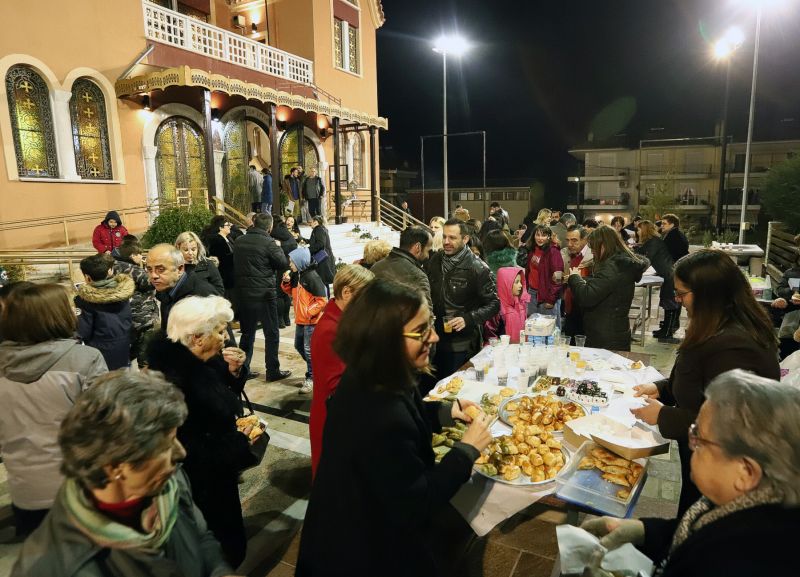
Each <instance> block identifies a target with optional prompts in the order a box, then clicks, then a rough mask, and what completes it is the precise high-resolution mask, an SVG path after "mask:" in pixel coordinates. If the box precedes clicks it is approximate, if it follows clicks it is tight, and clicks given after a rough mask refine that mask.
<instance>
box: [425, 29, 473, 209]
mask: <svg viewBox="0 0 800 577" xmlns="http://www.w3.org/2000/svg"><path fill="white" fill-rule="evenodd" d="M469 47H470V46H469V43H468V42H467V41H466V40H465V39H464V38H463V37H462V36H460V35H458V34H442V35H441V36H440V37H439V38H437V39H436V42H435V44H434V46H433V51H434V52H438V53H440V54H441V55H442V84H443V90H442V135H443V137H444V138H443V149H442V153H443V161H442V164H443V167H442V168H443V171H444V186H443V188H444V217H445V218H446V219H447V218H449V217H450V211H449V207H448V205H449V196H450V194H449V192H448V188H447V55H448V54H450V55H452V56H456V57H461V56H463V55H464V54H466V52H467V50H469Z"/></svg>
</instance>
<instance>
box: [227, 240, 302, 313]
mask: <svg viewBox="0 0 800 577" xmlns="http://www.w3.org/2000/svg"><path fill="white" fill-rule="evenodd" d="M233 266H234V274H235V275H236V289H237V294H238V297H237V298H238V300H239V302H240V303H242V304H244V303H257V302H261V301H263V300H272V299H274V298H276V296H277V286H278V285H277V280H276V279H277V278H278V277H280V276H281V275H283V273H284V272H285V271H286V269H288V268H289V261H288V260H287V259H286V255H285V254H284V252H283V251H282V250H281V247H279V246H278V245H277V244H276V243H275V241H274V240H272V237H271V236H270V235H269V234H268V233H267V232H266V231H263V230H261V229H259V228H253V229H251V230H250V231H249V232H248V233H247V234H246V235H244V236H242V237H239V238H238V239H236V244H235V245H234V250H233Z"/></svg>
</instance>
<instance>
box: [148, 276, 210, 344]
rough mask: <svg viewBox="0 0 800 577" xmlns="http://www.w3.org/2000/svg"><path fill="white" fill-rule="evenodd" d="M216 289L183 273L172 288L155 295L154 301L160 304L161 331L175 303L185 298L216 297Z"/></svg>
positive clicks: (198, 278) (164, 327)
mask: <svg viewBox="0 0 800 577" xmlns="http://www.w3.org/2000/svg"><path fill="white" fill-rule="evenodd" d="M216 294H217V291H216V289H215V288H214V287H213V286H211V285H210V284H208V283H207V282H206V281H204V280H203V279H201V278H200V277H197V276H195V275H193V274H190V273H186V272H184V273H183V276H181V277H180V278H179V279H178V282H177V283H176V284H175V286H174V287H172V288H171V289H169V290H167V291H163V292H160V293H156V299H158V302H159V303H161V329H162V330H164V331H166V330H167V324H168V323H169V311H171V310H172V307H174V306H175V303H176V302H178V301H179V300H181V299H184V298H186V297H208V296H212V295H216Z"/></svg>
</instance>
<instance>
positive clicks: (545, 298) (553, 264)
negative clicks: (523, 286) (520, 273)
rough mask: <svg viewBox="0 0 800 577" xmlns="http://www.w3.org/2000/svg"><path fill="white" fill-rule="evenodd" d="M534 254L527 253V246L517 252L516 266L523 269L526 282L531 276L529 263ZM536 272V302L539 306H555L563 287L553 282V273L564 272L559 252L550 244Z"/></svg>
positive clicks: (562, 260) (532, 252)
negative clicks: (537, 279) (537, 283)
mask: <svg viewBox="0 0 800 577" xmlns="http://www.w3.org/2000/svg"><path fill="white" fill-rule="evenodd" d="M535 254H536V253H535V251H533V250H531V251H530V252H529V251H528V248H527V246H522V247H520V248H519V250H518V251H517V264H518V265H519V266H521V267H523V268H524V269H525V278H526V280H527V278H528V277H529V276H530V274H531V261H532V259H533V257H534V255H535ZM536 270H537V274H538V278H539V290H537V291H536V300H537V302H538V303H539V304H542V303H548V304H551V305H554V304H556V301H557V300H558V299H559V297H560V296H561V288H562V286H563V285H560V284H556V283H554V282H553V273H554V272H556V271H560V270H564V259H563V258H562V257H561V251H560V250H559V248H558V247H557V246H555V245H554V244H552V243H550V244H549V245H547V248H546V249H544V252H543V253H542V256H541V258H540V260H539V266H538V267H537V269H536Z"/></svg>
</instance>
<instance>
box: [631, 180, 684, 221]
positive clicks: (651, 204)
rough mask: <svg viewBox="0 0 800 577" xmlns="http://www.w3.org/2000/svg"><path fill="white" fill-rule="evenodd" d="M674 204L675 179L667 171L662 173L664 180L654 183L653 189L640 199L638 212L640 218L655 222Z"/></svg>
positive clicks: (669, 210)
mask: <svg viewBox="0 0 800 577" xmlns="http://www.w3.org/2000/svg"><path fill="white" fill-rule="evenodd" d="M675 204H676V202H675V180H674V179H673V178H672V174H670V173H669V172H668V173H667V174H665V175H664V180H659V181H658V182H656V183H655V190H654V191H653V192H651V193H650V194H647V195H646V197H645V198H644V199H642V201H640V203H639V214H640V215H641V216H642V218H644V219H646V220H651V221H653V222H655V221H657V220H658V219H660V218H661V217H662V216H663V215H665V214H667V213H669V212H672V208H673V207H674V206H675ZM678 216H680V215H678Z"/></svg>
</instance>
